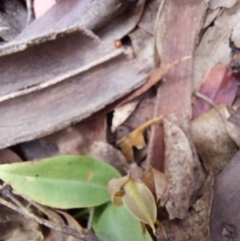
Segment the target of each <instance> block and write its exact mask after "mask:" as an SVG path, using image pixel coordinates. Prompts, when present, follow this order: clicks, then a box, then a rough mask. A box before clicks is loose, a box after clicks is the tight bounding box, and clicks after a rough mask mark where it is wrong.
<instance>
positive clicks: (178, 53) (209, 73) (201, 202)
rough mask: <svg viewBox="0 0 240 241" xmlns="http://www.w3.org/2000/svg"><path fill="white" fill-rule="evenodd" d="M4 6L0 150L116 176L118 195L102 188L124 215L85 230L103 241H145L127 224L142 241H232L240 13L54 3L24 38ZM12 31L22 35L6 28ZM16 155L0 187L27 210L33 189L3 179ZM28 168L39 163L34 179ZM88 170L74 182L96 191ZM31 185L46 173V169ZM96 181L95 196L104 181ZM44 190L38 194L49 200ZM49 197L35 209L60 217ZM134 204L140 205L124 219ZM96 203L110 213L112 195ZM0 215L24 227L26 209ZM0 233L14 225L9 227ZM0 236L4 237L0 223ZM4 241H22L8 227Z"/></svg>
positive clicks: (148, 4) (200, 5)
mask: <svg viewBox="0 0 240 241" xmlns="http://www.w3.org/2000/svg"><path fill="white" fill-rule="evenodd" d="M14 2H16V3H17V2H18V3H17V4H19V3H20V1H18V0H15V1H14ZM27 2H29V1H27ZM7 4H9V5H5V6H3V7H5V10H6V12H5V13H3V12H1V14H0V19H2V18H3V17H4V24H5V26H1V32H0V35H1V38H2V39H3V42H4V43H3V44H1V46H0V55H1V57H0V58H2V65H1V66H0V69H1V68H2V71H1V75H2V78H1V80H2V81H1V86H2V88H1V94H0V102H1V103H0V113H1V117H2V118H1V123H0V124H1V125H0V133H1V138H0V147H1V148H2V149H3V148H6V147H11V150H13V151H14V152H16V153H17V154H19V155H20V156H21V157H22V158H23V159H24V160H39V159H43V158H46V157H51V156H52V157H53V159H54V158H58V159H59V160H60V159H61V158H62V157H56V156H59V155H61V156H62V155H66V154H74V155H76V154H78V155H86V154H87V155H91V156H94V157H95V158H97V159H100V160H101V161H100V163H101V162H102V161H103V162H106V163H108V164H109V165H110V166H112V167H111V168H113V167H115V168H116V169H117V170H118V171H117V170H115V169H112V171H113V173H115V174H116V173H118V174H116V175H117V176H116V177H118V178H120V174H119V172H120V173H121V174H122V175H123V177H122V178H123V179H121V178H120V180H123V181H122V182H121V183H120V184H121V185H120V184H119V185H117V186H116V187H114V188H113V189H114V193H115V194H116V193H117V196H116V199H117V200H118V204H122V203H123V204H124V205H125V207H126V208H123V207H119V208H115V207H113V206H112V205H111V204H109V203H108V204H105V209H104V207H103V206H100V207H97V208H96V210H95V212H96V214H93V230H94V231H95V233H96V234H97V236H98V237H99V238H101V239H102V240H103V241H108V240H109V241H110V240H111V241H114V240H123V237H124V239H126V240H136V237H137V239H138V240H142V239H143V236H142V235H141V227H142V232H143V234H144V235H146V240H152V238H151V237H150V236H149V232H148V231H146V229H145V228H144V225H142V226H140V224H139V223H138V220H140V221H141V222H143V223H145V224H148V225H149V226H150V227H151V229H152V231H153V232H155V229H156V240H164V239H165V237H166V236H167V238H168V240H179V241H182V240H193V241H195V240H200V241H205V240H212V241H215V240H224V238H225V237H227V238H231V239H234V240H239V237H238V233H239V232H238V231H237V230H238V229H237V224H238V216H236V215H235V216H234V212H233V210H236V209H237V206H236V205H237V203H238V202H237V201H236V200H238V197H237V193H238V188H237V187H238V186H239V185H238V183H239V182H238V177H237V176H236V173H235V172H234V171H235V169H236V168H235V167H236V165H237V164H236V163H237V160H239V155H238V150H239V146H240V132H239V123H240V122H239V109H237V108H238V107H239V90H238V87H239V83H238V82H239V72H240V70H239V55H238V52H239V49H238V48H239V46H240V44H239V24H238V19H239V17H238V15H239V12H240V11H239V2H238V1H235V0H232V1H226V0H221V1H215V0H209V1H196V2H194V3H191V4H190V3H188V2H186V1H175V0H174V1H157V0H156V1H151V0H147V1H145V0H143V1H141V0H139V1H121V0H114V1H108V0H102V1H88V0H84V1H79V0H69V1H57V2H56V3H55V4H54V5H53V6H52V7H51V8H49V9H48V10H47V11H46V10H42V9H41V7H40V5H37V4H39V2H38V1H35V3H34V4H35V5H34V11H35V14H36V16H37V19H36V20H34V21H33V22H32V23H31V24H30V22H31V21H30V20H32V19H30V17H31V18H32V16H30V13H29V9H28V10H27V5H26V4H25V3H24V2H23V1H21V3H20V4H21V7H19V9H18V10H19V12H18V14H17V15H16V14H15V17H14V18H13V14H12V13H13V12H14V10H11V6H12V5H11V3H7ZM19 6H20V5H19ZM41 11H43V12H42V13H41ZM80 13H81V14H80ZM40 14H43V15H42V16H41V17H39V16H40ZM79 14H80V15H79ZM79 16H80V17H79ZM16 18H20V21H19V25H18V27H17V28H14V27H12V26H14V23H16V22H17V21H16ZM11 20H13V22H11ZM14 21H15V22H14ZM26 24H27V26H26ZM24 27H25V29H23V28H24ZM21 31H22V32H21ZM20 32H21V33H20ZM19 33H20V34H19ZM116 41H117V42H118V43H120V45H119V46H118V48H116V46H115V44H114V43H116ZM36 56H37V57H36ZM46 56H48V58H46ZM23 70H24V71H23ZM16 76H18V79H17V80H16V78H15V77H16ZM196 90H197V92H195V95H193V91H196ZM198 94H199V95H198ZM199 96H203V97H204V98H199ZM136 98H138V99H137V101H136V102H135V103H134V100H135V99H136ZM130 101H133V103H134V104H133V105H132V106H131V108H130V110H127V111H126V112H125V113H124V112H121V111H120V112H118V113H119V117H118V121H117V124H116V117H115V116H114V117H113V115H112V114H113V111H114V110H115V111H116V110H119V109H121V108H122V109H125V110H126V108H127V107H126V106H128V105H131V102H130ZM192 113H193V118H192ZM157 116H161V118H157ZM160 120H161V121H160ZM153 123H155V124H154V125H152V124H153ZM150 125H152V126H151V127H150ZM148 127H150V128H148ZM121 128H125V129H126V130H127V131H126V133H125V135H121V136H120V134H119V133H118V131H119V129H121ZM119 136H120V138H119ZM26 141H28V142H27V143H26ZM12 145H15V146H12ZM116 148H119V149H120V150H117V149H116ZM136 149H141V153H140V152H138V151H136ZM120 151H122V153H121V152H120ZM14 152H12V151H10V149H3V150H1V152H0V160H2V163H6V164H4V165H1V166H0V170H3V171H2V172H1V174H0V175H1V179H3V180H5V181H6V182H7V183H11V184H12V187H13V188H15V189H16V190H13V193H14V192H16V191H18V192H19V194H20V195H22V196H24V194H25V195H27V196H29V193H28V191H29V190H30V192H32V190H31V188H30V189H29V190H28V189H27V184H26V183H24V184H23V185H24V187H23V188H22V187H21V188H20V189H19V187H18V186H17V184H16V183H15V182H14V178H15V177H16V176H17V175H16V173H17V172H19V171H20V169H21V168H20V166H22V165H29V166H31V165H32V163H31V162H25V163H23V164H21V163H19V164H17V163H15V162H19V161H20V159H19V158H18V157H16V154H15V153H14ZM68 158H70V157H68ZM79 158H80V157H79ZM83 158H84V157H83ZM87 159H88V158H87ZM87 159H86V160H87ZM11 162H13V163H14V164H9V163H11ZM84 162H85V161H84ZM38 163H39V164H40V163H44V160H40V161H39V162H37V163H34V164H33V166H38ZM90 163H91V161H89V162H88V163H86V164H83V166H84V167H86V166H87V165H90ZM232 163H234V164H232ZM35 164H36V165H35ZM98 164H99V163H98ZM8 165H9V168H10V169H12V168H13V169H14V167H16V173H15V174H13V177H12V178H10V179H11V180H10V179H8V178H9V177H10V176H11V175H10V174H6V173H5V174H4V172H5V171H6V170H5V171H4V166H5V167H8ZM40 165H41V164H40ZM64 165H65V164H59V168H60V169H61V168H62V169H61V171H60V173H61V176H62V177H63V176H64V175H65V176H66V177H67V179H68V178H69V179H71V176H73V174H74V173H76V172H75V170H72V169H69V168H67V167H66V166H64ZM77 165H80V163H78V164H77ZM18 166H19V167H18ZM80 166H81V165H80ZM100 166H101V165H100ZM103 166H104V165H103ZM94 168H96V167H94ZM26 169H27V168H26ZM47 169H48V168H47ZM51 169H52V170H56V169H55V167H54V166H53V168H51ZM83 169H84V168H83ZM83 169H82V170H83ZM90 169H91V168H90ZM90 169H89V170H88V171H87V172H86V173H85V174H81V175H80V176H81V177H79V179H81V178H82V179H84V181H86V182H91V181H94V180H95V178H96V177H97V175H98V172H97V171H96V172H95V171H93V169H91V170H90ZM100 169H101V168H100V167H99V171H100ZM94 170H95V169H94ZM114 170H115V171H114ZM14 172H15V171H14ZM30 172H31V171H30ZM68 172H71V173H68ZM41 173H43V174H44V173H45V174H46V175H48V173H49V172H48V170H45V169H44V168H43V169H42V170H41ZM53 173H54V171H53ZM102 173H105V171H103V170H102ZM126 173H130V174H129V176H126ZM37 174H38V173H37ZM26 175H28V173H26ZM41 175H42V174H41ZM51 175H52V174H50V176H51ZM104 175H105V177H104V178H105V179H106V180H105V182H104V185H105V188H104V190H105V191H104V192H105V194H106V193H107V192H106V190H107V183H108V181H109V180H110V179H111V178H110V177H108V176H107V174H106V173H105V174H104ZM229 176H233V177H232V178H229ZM32 178H33V179H31V177H30V179H29V177H28V178H26V180H27V181H28V182H29V181H30V180H32V181H33V180H34V178H35V177H32ZM102 178H103V177H102ZM104 178H103V179H104ZM103 179H102V180H103ZM16 180H17V179H16ZM16 180H15V181H16ZM26 180H24V181H26ZM116 180H117V179H116ZM129 180H130V181H129ZM215 180H216V184H215V185H213V183H214V181H215ZM33 183H34V182H33ZM110 183H111V181H110ZM110 183H109V184H110ZM39 185H42V184H39ZM84 185H85V184H84ZM114 185H116V183H114ZM30 186H31V185H30ZM33 186H34V185H33ZM124 186H125V188H124ZM66 189H69V188H66ZM3 190H4V189H3ZM43 190H44V192H43V193H45V194H46V192H47V187H44V188H43ZM57 190H60V191H64V190H63V188H60V189H59V187H58V188H56V187H55V188H54V189H53V190H52V195H50V194H49V195H48V198H49V200H45V201H46V202H47V204H48V205H50V206H54V207H63V206H62V205H61V201H64V198H65V197H64V198H62V196H64V194H61V195H62V196H61V195H60V196H61V198H57V199H56V200H55V201H56V205H53V204H52V203H50V202H51V200H53V199H54V195H56V194H57ZM66 191H67V190H65V191H64V192H65V196H66ZM71 191H72V192H74V191H73V189H72V190H71ZM142 191H143V192H142ZM37 192H38V193H35V194H34V196H31V195H30V196H31V198H32V199H33V200H35V198H36V197H37V196H38V195H40V196H41V195H42V194H41V192H40V191H37ZM111 192H112V191H110V193H111ZM124 192H125V198H124ZM126 193H127V195H126ZM133 193H134V195H132V194H133ZM229 193H230V194H231V195H230V194H229ZM45 194H44V195H45ZM94 194H95V195H100V194H97V192H96V191H94V192H92V193H91V194H89V197H88V198H89V199H88V201H87V202H88V204H84V206H88V205H89V203H91V202H92V201H94V202H98V201H99V200H100V199H101V198H100V196H101V195H103V193H101V195H100V196H98V197H96V198H94ZM228 194H229V195H228ZM14 195H15V194H14ZM35 195H36V196H35ZM69 195H72V194H71V192H70V194H69ZM91 195H92V196H91ZM1 196H3V194H1ZM103 196H104V195H103ZM112 196H113V195H112ZM132 196H134V197H138V198H139V199H137V200H140V202H139V203H137V204H136V203H135V204H136V205H135V204H134V202H135V200H134V199H132V198H131V197H132ZM212 197H213V204H211V200H212ZM232 197H234V198H232ZM18 198H19V197H18ZM41 198H42V196H41ZM20 199H21V198H20ZM65 200H66V199H65ZM81 200H83V199H82V198H81ZM104 200H108V201H110V196H109V194H107V195H106V199H104ZM37 201H39V202H40V203H43V202H41V201H40V199H38V198H37ZM145 201H147V202H145ZM149 201H150V204H149V205H148V204H147V205H146V203H148V202H149ZM1 202H2V203H5V204H8V205H9V207H12V208H13V209H14V210H18V211H19V212H20V213H21V214H24V213H25V215H26V208H25V207H20V208H19V207H18V206H14V205H13V206H11V205H12V203H11V202H6V200H5V199H4V197H3V198H1ZM27 202H29V201H27ZM31 202H32V201H31V200H30V203H31ZM67 202H68V201H67ZM102 202H107V201H102ZM102 202H101V203H102ZM44 203H45V202H44ZM45 204H46V203H45ZM99 204H100V203H98V204H96V203H95V204H92V205H93V206H94V205H99ZM59 205H60V206H59ZM71 205H72V204H71ZM139 205H140V206H141V205H143V206H144V208H140V209H139V208H138V207H140V206H139ZM39 207H41V206H39ZM68 207H69V206H68ZM77 207H80V206H79V204H78V205H77ZM91 208H92V207H91ZM146 208H149V210H151V211H150V212H149V213H151V215H150V216H151V218H150V219H149V217H150V216H149V215H146V213H147V212H146V211H145V212H142V211H141V209H142V210H146ZM155 208H156V210H155ZM211 208H212V209H211ZM40 209H41V208H40ZM23 210H25V211H23ZM101 210H103V211H101ZM3 211H4V210H3ZM100 211H101V212H100ZM53 212H55V211H53ZM144 213H145V214H144ZM131 214H133V216H131ZM16 215H17V216H18V218H19V220H20V222H23V226H24V227H25V225H28V223H27V222H26V221H25V219H24V217H23V216H24V215H23V216H21V215H19V214H16ZM29 215H30V216H31V215H32V214H29ZM33 215H35V214H33ZM62 215H63V216H65V219H66V220H68V222H69V224H68V225H69V226H70V228H75V231H76V230H77V232H78V234H80V236H78V238H80V240H81V239H83V240H84V241H85V240H86V241H91V240H98V238H97V237H96V236H94V234H93V233H92V232H86V230H85V229H84V230H83V229H82V228H81V226H79V224H78V223H77V222H76V221H75V220H74V219H73V218H72V216H71V214H70V215H69V214H68V213H65V214H64V213H62ZM116 215H118V217H119V218H118V219H117V220H116V218H115V217H116ZM90 216H91V215H90ZM90 216H89V218H90ZM233 216H234V218H233V219H232V218H231V217H233ZM5 217H7V214H6V216H5ZM5 217H4V216H3V219H4V218H5ZM32 217H35V216H32ZM134 217H135V218H136V219H134ZM156 218H157V219H159V220H160V221H161V224H160V229H161V231H160V232H159V229H158V228H156V227H155V225H154V223H155V221H156V220H157V219H156ZM48 219H49V220H47V221H49V222H50V223H51V222H52V221H53V220H52V221H51V218H50V217H48ZM38 220H39V219H38ZM40 220H41V217H40ZM109 220H111V222H109ZM129 220H131V221H130V223H129ZM35 221H36V220H35ZM55 221H56V220H55ZM80 221H81V222H82V220H80ZM59 222H63V223H62V224H61V225H66V223H64V221H59ZM9 223H10V224H11V225H13V226H14V225H15V224H14V222H13V220H11V219H10V221H9ZM30 223H31V224H32V225H33V226H34V225H35V226H34V228H33V230H34V231H33V232H35V234H34V235H36V236H35V238H33V240H38V239H39V240H43V234H44V232H43V231H42V226H40V225H39V224H37V223H35V224H34V221H32V220H31V221H30ZM46 223H48V222H46ZM40 224H41V225H42V223H40ZM48 224H49V223H48ZM126 224H128V225H126ZM158 224H159V223H158ZM29 225H30V224H29ZM61 225H60V226H61ZM161 225H162V226H161ZM106 226H109V227H112V230H114V231H113V232H112V230H111V229H106ZM220 226H221V228H219V227H220ZM11 227H12V226H11ZM58 227H59V226H58ZM120 227H121V228H120ZM131 227H133V229H134V231H133V229H132V230H131ZM0 228H1V229H2V228H3V229H4V227H2V226H1V222H0ZM4 231H8V232H5V233H3V232H2V233H3V234H4V235H6V233H7V235H10V234H11V235H12V237H15V236H14V235H18V231H19V230H18V228H15V227H14V228H13V229H10V226H9V230H5V229H4ZM62 231H63V230H62ZM165 232H166V235H165ZM150 233H151V230H150ZM27 235H31V234H29V232H28V230H25V231H24V233H23V239H24V238H25V240H26V239H29V236H27ZM37 235H39V236H37ZM64 235H65V234H62V233H60V234H59V233H58V234H57V232H55V233H54V229H52V230H51V232H49V235H48V237H44V240H48V239H49V240H51V239H52V240H76V235H75V238H74V237H70V236H68V235H67V236H68V237H67V236H66V235H65V236H64ZM9 237H10V236H9ZM19 237H20V236H19ZM66 237H67V238H66ZM4 239H6V240H11V239H7V238H6V237H4Z"/></svg>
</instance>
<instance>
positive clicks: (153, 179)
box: [143, 166, 168, 202]
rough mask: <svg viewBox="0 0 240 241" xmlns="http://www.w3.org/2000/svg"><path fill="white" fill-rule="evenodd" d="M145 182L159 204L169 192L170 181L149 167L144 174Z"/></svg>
mask: <svg viewBox="0 0 240 241" xmlns="http://www.w3.org/2000/svg"><path fill="white" fill-rule="evenodd" d="M143 180H144V183H145V184H146V185H147V187H148V188H149V189H150V190H151V192H152V193H153V195H154V196H155V197H156V201H157V202H158V201H159V200H160V199H161V198H162V196H163V194H164V193H165V191H166V190H167V186H168V181H167V178H166V177H165V175H164V174H163V173H162V172H160V171H158V170H156V169H155V168H153V167H151V166H149V167H147V169H146V170H145V171H144V173H143Z"/></svg>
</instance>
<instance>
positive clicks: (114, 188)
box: [108, 175, 129, 206]
mask: <svg viewBox="0 0 240 241" xmlns="http://www.w3.org/2000/svg"><path fill="white" fill-rule="evenodd" d="M128 180H129V175H127V176H124V177H121V178H113V179H111V180H110V181H109V182H108V193H109V194H110V197H111V201H112V202H113V204H117V205H116V206H119V205H118V202H116V203H115V195H116V194H117V192H118V191H119V190H120V189H121V188H122V187H123V186H124V184H125V183H126V182H127V181H128Z"/></svg>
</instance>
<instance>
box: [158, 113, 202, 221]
mask: <svg viewBox="0 0 240 241" xmlns="http://www.w3.org/2000/svg"><path fill="white" fill-rule="evenodd" d="M163 123H164V125H163V127H164V142H165V163H164V164H165V170H164V173H165V175H166V178H167V180H168V183H169V185H168V190H167V192H166V193H165V194H164V195H163V198H162V200H161V205H162V206H165V207H166V209H167V212H168V214H169V218H170V219H175V218H179V219H183V218H185V217H186V215H187V212H188V210H189V208H190V207H191V205H192V204H193V202H194V201H195V199H196V194H197V191H198V189H199V188H200V187H201V186H202V184H203V183H204V180H205V173H204V171H203V168H202V166H201V163H200V161H199V159H198V157H197V155H196V153H195V148H194V145H193V144H192V143H191V139H190V138H191V135H190V134H189V121H188V120H187V119H186V118H182V119H177V118H176V117H175V116H174V115H172V116H168V117H167V118H164V121H163Z"/></svg>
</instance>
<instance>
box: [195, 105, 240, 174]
mask: <svg viewBox="0 0 240 241" xmlns="http://www.w3.org/2000/svg"><path fill="white" fill-rule="evenodd" d="M218 111H219V112H220V114H221V115H222V117H223V118H225V119H222V118H221V116H220V115H219V113H218V112H217V111H216V110H215V109H214V108H213V109H211V110H209V111H208V112H206V113H204V114H202V115H201V116H199V117H198V118H196V119H195V120H193V121H192V123H191V132H192V136H193V141H194V143H195V145H196V148H197V151H198V154H199V156H200V158H201V160H202V162H203V164H204V167H205V169H206V170H212V172H213V174H214V175H217V174H218V173H219V172H221V171H222V170H223V169H224V168H225V167H226V165H227V164H228V163H229V161H230V160H231V158H232V157H233V156H234V155H235V154H236V152H237V151H238V148H237V146H236V144H235V143H234V141H233V140H232V138H231V137H230V136H229V133H228V131H227V128H226V123H227V122H226V121H227V118H228V116H229V112H228V110H227V109H226V105H224V104H221V105H220V106H219V107H218ZM224 120H225V121H224Z"/></svg>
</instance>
